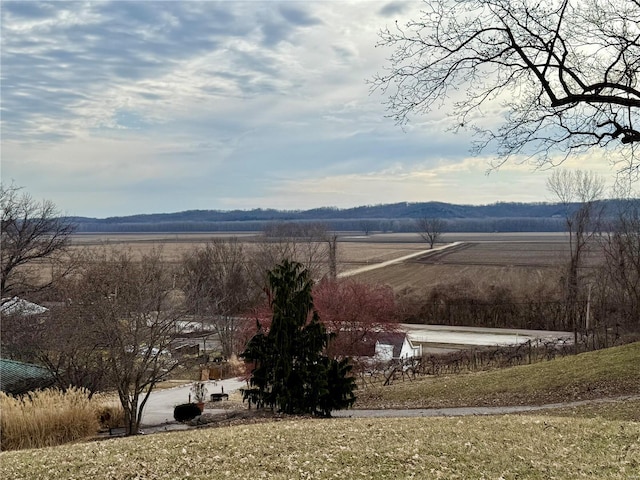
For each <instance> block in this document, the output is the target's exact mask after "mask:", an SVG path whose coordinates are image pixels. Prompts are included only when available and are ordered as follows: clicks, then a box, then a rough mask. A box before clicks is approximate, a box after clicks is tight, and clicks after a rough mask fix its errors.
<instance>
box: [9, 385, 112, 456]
mask: <svg viewBox="0 0 640 480" xmlns="http://www.w3.org/2000/svg"><path fill="white" fill-rule="evenodd" d="M98 415H99V414H98V413H97V411H96V406H95V404H94V403H92V401H90V400H89V398H88V395H87V392H85V391H84V390H76V389H70V390H68V391H67V392H65V393H62V392H60V391H59V390H42V391H37V392H32V393H31V394H29V395H28V396H24V397H22V398H14V397H9V396H7V395H5V394H4V393H0V424H1V425H2V439H1V441H0V448H1V449H2V450H15V449H22V448H38V447H44V446H51V445H60V444H62V443H66V442H73V441H75V440H79V439H82V438H87V437H90V436H92V435H95V434H96V432H97V431H98V428H99V418H98Z"/></svg>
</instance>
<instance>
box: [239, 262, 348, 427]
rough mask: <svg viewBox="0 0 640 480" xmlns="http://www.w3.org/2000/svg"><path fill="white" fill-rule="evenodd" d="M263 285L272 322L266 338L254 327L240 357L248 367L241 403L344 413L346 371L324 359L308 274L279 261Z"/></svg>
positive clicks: (342, 365)
mask: <svg viewBox="0 0 640 480" xmlns="http://www.w3.org/2000/svg"><path fill="white" fill-rule="evenodd" d="M268 280H269V286H268V292H269V296H270V304H271V308H272V312H273V320H272V323H271V328H270V329H269V332H268V333H267V334H265V332H264V330H263V329H262V327H261V325H260V324H259V323H258V331H257V332H256V334H255V335H254V336H253V338H251V340H250V341H249V343H248V344H247V347H246V349H245V351H244V352H243V353H242V354H241V355H242V357H243V358H244V359H245V360H246V361H249V362H253V363H254V369H253V371H252V372H251V379H250V381H249V384H250V388H247V389H244V390H243V399H244V400H247V401H249V404H255V405H256V406H257V407H258V408H262V407H270V408H272V409H277V410H278V411H280V412H283V413H289V414H292V413H312V414H315V415H322V416H329V415H330V414H331V411H332V410H338V409H342V408H348V407H350V406H351V405H353V402H354V401H355V395H354V393H353V391H354V390H355V388H356V385H355V381H354V379H353V378H352V377H350V376H349V373H350V370H351V366H350V365H349V363H348V360H341V361H338V360H332V359H329V358H327V357H326V355H324V351H325V348H326V346H327V343H328V341H329V335H328V334H327V331H326V329H325V327H324V325H322V323H320V320H319V318H318V314H317V312H316V311H315V310H314V308H313V298H312V295H311V288H312V286H313V281H312V280H311V279H310V277H309V271H308V270H306V269H304V268H303V266H302V265H301V264H300V263H297V262H290V261H288V260H285V261H284V262H283V263H282V264H281V265H278V266H277V267H275V268H274V269H273V270H272V271H270V272H269V275H268ZM310 317H311V319H310V320H309V318H310Z"/></svg>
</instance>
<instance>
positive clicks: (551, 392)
mask: <svg viewBox="0 0 640 480" xmlns="http://www.w3.org/2000/svg"><path fill="white" fill-rule="evenodd" d="M638 365H640V342H636V343H632V344H629V345H623V346H620V347H614V348H609V349H605V350H599V351H596V352H588V353H583V354H580V355H575V356H571V357H564V358H559V359H555V360H552V361H549V362H542V363H536V364H533V365H522V366H518V367H512V368H507V369H503V370H494V371H489V372H478V373H470V374H461V375H455V376H443V377H432V378H426V379H419V380H415V381H411V382H410V381H406V382H403V383H397V384H394V385H390V386H387V387H372V388H368V389H366V390H365V389H362V390H359V391H358V400H357V402H356V406H357V407H360V408H431V407H463V406H482V405H485V406H494V405H528V404H531V405H542V404H545V403H554V402H562V401H572V400H583V399H593V398H600V397H607V396H616V395H625V394H638V393H640V368H638Z"/></svg>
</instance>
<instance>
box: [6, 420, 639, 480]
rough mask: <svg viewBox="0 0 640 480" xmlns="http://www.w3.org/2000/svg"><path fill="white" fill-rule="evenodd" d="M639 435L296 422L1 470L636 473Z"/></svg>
mask: <svg viewBox="0 0 640 480" xmlns="http://www.w3.org/2000/svg"><path fill="white" fill-rule="evenodd" d="M639 439H640V425H639V424H634V423H630V424H629V423H623V422H614V421H603V420H600V419H565V418H553V417H542V416H536V417H519V416H503V417H491V418H488V417H469V418H462V419H461V418H415V419H375V420H373V419H334V420H293V421H283V422H279V423H271V424H258V425H246V426H236V427H230V428H224V429H205V430H196V431H187V432H174V433H167V434H161V435H151V436H148V437H130V438H125V439H119V440H115V441H114V440H111V441H104V442H97V443H87V444H78V445H69V446H67V445H65V446H62V447H57V448H47V449H41V450H30V451H22V452H5V453H2V454H1V455H0V461H1V462H0V463H1V465H2V466H1V467H0V476H2V478H12V479H15V480H19V479H29V480H35V479H50V478H56V479H60V480H61V479H86V478H92V479H109V480H120V479H130V478H154V479H175V478H194V479H218V478H280V479H291V478H314V479H325V478H368V479H389V478H393V479H403V478H447V479H448V478H458V479H462V478H495V479H498V478H502V479H505V480H509V479H516V478H528V479H543V478H544V479H546V478H554V479H573V478H592V479H596V478H597V479H633V478H636V479H637V478H640V477H639V476H638V472H640V440H639Z"/></svg>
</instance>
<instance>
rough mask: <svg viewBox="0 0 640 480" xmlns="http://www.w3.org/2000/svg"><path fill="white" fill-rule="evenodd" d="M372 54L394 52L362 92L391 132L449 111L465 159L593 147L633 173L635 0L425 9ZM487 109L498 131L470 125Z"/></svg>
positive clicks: (383, 37) (639, 56)
mask: <svg viewBox="0 0 640 480" xmlns="http://www.w3.org/2000/svg"><path fill="white" fill-rule="evenodd" d="M378 46H385V47H392V48H393V49H394V52H393V53H392V54H391V56H390V58H389V64H390V66H389V68H388V69H387V71H386V72H385V73H384V74H382V75H377V76H375V77H374V78H373V79H372V81H371V86H372V90H377V89H378V90H380V91H381V92H383V93H384V94H385V95H387V96H388V97H387V100H386V102H387V106H388V110H389V112H390V116H391V117H392V118H394V119H395V120H396V122H397V123H398V124H400V125H403V124H406V123H407V122H408V120H409V117H410V116H412V115H415V114H424V113H427V112H429V111H431V110H432V109H433V108H441V107H442V105H444V104H446V103H449V104H450V105H451V107H452V108H451V111H452V113H451V117H452V120H453V122H452V125H454V127H453V129H454V130H457V129H459V128H464V127H470V128H472V129H473V131H474V132H475V133H476V134H477V135H478V142H477V143H476V145H475V151H481V150H482V149H484V148H487V147H488V146H489V145H492V146H495V147H497V152H498V154H499V156H500V159H499V160H498V164H501V163H503V162H504V161H505V160H507V159H509V158H512V157H514V156H516V155H525V156H526V157H529V158H535V159H536V161H537V162H538V163H539V164H545V163H549V162H551V157H552V154H553V153H555V152H558V151H559V152H561V153H564V154H565V155H567V154H568V153H569V152H579V151H585V150H587V149H589V148H592V147H594V146H600V147H608V148H607V149H606V150H605V151H607V152H608V151H615V152H617V153H618V154H619V155H620V156H621V158H623V159H626V160H628V161H629V160H630V165H631V167H630V168H638V165H637V162H636V161H635V160H636V153H635V152H636V150H635V149H633V148H629V147H630V146H631V145H633V144H635V143H638V142H640V126H639V125H640V87H639V75H638V71H639V68H640V9H639V8H638V2H637V0H608V1H605V2H603V1H598V0H586V1H578V0H543V1H541V2H539V1H535V2H533V1H531V0H517V1H512V0H475V1H469V2H460V1H454V0H436V1H429V2H425V8H424V10H423V12H422V15H421V18H420V19H419V20H411V21H409V22H408V23H407V24H406V25H405V26H404V27H401V26H399V25H397V24H396V28H395V29H389V28H386V29H384V30H383V31H382V32H381V33H380V41H379V42H378ZM461 92H464V96H462V95H461ZM496 102H500V103H501V104H502V108H503V109H504V112H505V113H504V122H503V123H502V125H501V126H498V127H496V128H486V127H483V126H481V125H479V124H474V123H473V122H472V120H471V119H473V118H474V116H480V117H484V115H482V111H481V107H483V106H485V105H491V104H495V103H496ZM477 114H480V115H477ZM619 158H620V157H619Z"/></svg>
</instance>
